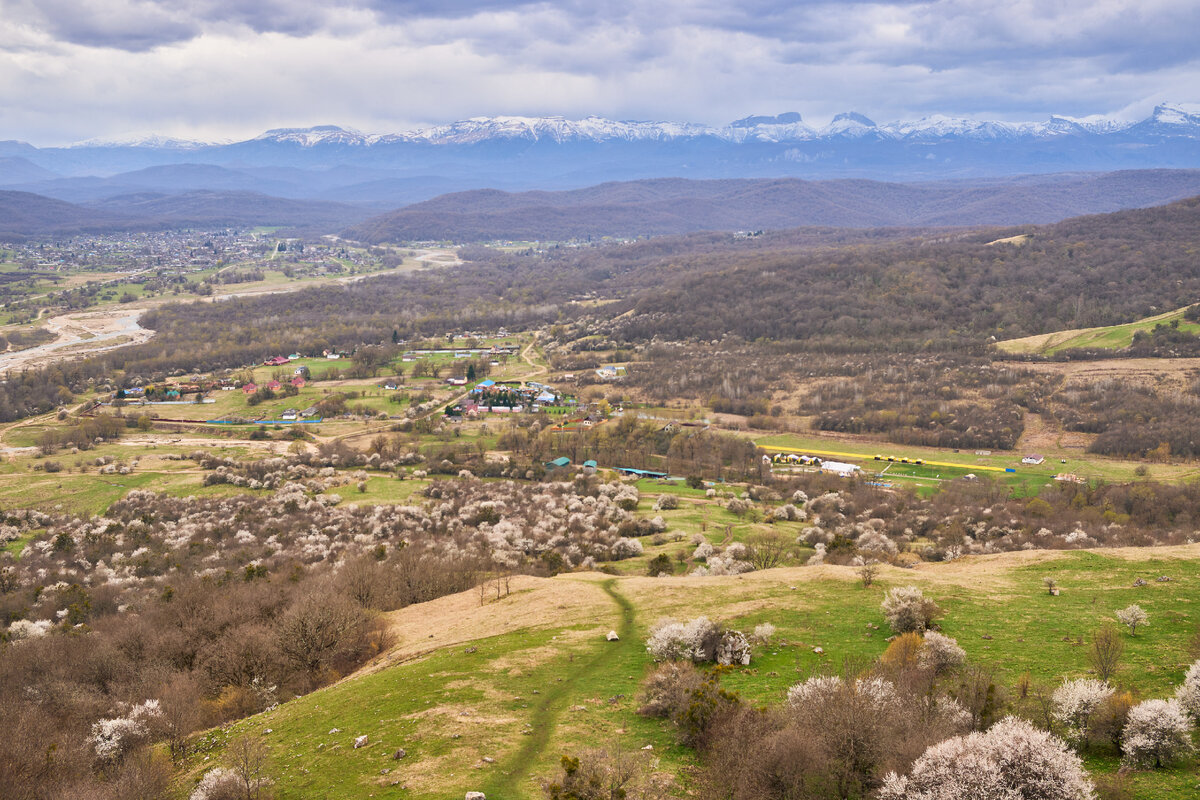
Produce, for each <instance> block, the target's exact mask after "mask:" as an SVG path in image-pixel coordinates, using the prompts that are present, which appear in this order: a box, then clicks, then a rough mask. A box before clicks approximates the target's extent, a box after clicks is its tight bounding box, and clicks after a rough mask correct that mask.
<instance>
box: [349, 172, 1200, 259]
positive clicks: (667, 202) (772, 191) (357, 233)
mask: <svg viewBox="0 0 1200 800" xmlns="http://www.w3.org/2000/svg"><path fill="white" fill-rule="evenodd" d="M1196 194H1200V171H1193V170H1154V171H1151V170H1135V171H1127V172H1117V173H1108V174H1099V175H1059V176H1052V177H1041V178H1036V177H1026V178H1022V179H1014V180H1008V181H993V182H940V183H911V184H903V183H881V182H876V181H865V180H836V181H804V180H799V179H793V178H788V179H773V180H743V179H738V180H715V181H692V180H684V179H679V178H667V179H656V180H647V181H631V182H619V183H605V184H601V185H598V186H592V187H589V188H586V189H578V190H573V191H565V192H544V191H535V192H523V193H516V194H514V193H509V192H502V191H498V190H479V191H469V192H458V193H453V194H448V195H444V196H441V197H437V198H434V199H432V200H428V201H425V202H422V203H417V204H414V205H411V206H407V207H405V208H401V209H399V210H397V211H393V212H390V213H388V214H383V215H380V216H378V217H374V218H372V219H369V220H367V221H366V222H364V223H362V224H361V225H358V226H355V227H353V228H351V229H349V230H348V231H346V233H345V236H347V237H348V238H352V239H357V240H360V241H365V242H371V243H378V242H384V241H392V242H395V241H421V240H446V239H449V240H455V241H490V240H497V239H510V240H566V239H587V238H597V237H603V236H617V237H635V236H644V235H655V236H661V235H669V234H683V233H691V232H695V231H702V230H758V229H764V228H766V229H779V228H795V227H800V226H834V227H855V228H865V227H883V226H929V227H932V226H963V225H1016V224H1031V223H1049V222H1056V221H1058V220H1061V219H1065V218H1068V217H1072V216H1078V215H1081V214H1094V213H1102V212H1110V211H1117V210H1120V209H1124V208H1137V207H1143V206H1149V205H1158V204H1161V203H1165V202H1170V201H1172V200H1178V199H1182V198H1185V197H1190V196H1193V195H1196Z"/></svg>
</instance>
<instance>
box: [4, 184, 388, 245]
mask: <svg viewBox="0 0 1200 800" xmlns="http://www.w3.org/2000/svg"><path fill="white" fill-rule="evenodd" d="M367 214H368V212H367V211H364V210H363V209H360V208H357V207H355V206H349V205H345V204H342V203H329V202H321V201H310V200H287V199H283V198H278V197H270V196H267V195H263V194H258V193H255V192H244V191H222V192H216V191H207V190H199V191H190V192H184V193H180V194H162V193H157V192H146V193H138V194H128V195H120V196H117V197H110V198H107V199H105V200H101V201H97V202H93V203H89V204H86V205H76V204H74V203H67V202H64V201H62V200H56V199H53V198H50V197H43V196H41V195H37V194H31V193H29V192H12V191H2V190H0V238H5V237H14V238H23V237H31V236H47V235H53V236H57V235H64V234H77V233H106V232H116V231H146V230H160V229H163V228H174V227H192V226H197V227H199V226H215V227H224V226H238V227H251V226H256V225H272V226H280V227H288V228H307V229H313V230H315V231H317V232H321V233H324V232H326V231H330V230H337V229H339V228H341V227H343V226H345V225H349V224H352V223H354V222H358V221H359V220H362V219H363V218H364V217H365V216H367Z"/></svg>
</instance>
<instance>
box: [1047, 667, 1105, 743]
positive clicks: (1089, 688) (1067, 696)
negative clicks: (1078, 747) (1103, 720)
mask: <svg viewBox="0 0 1200 800" xmlns="http://www.w3.org/2000/svg"><path fill="white" fill-rule="evenodd" d="M1112 695H1113V690H1112V687H1110V686H1109V685H1108V684H1107V683H1105V682H1104V681H1098V680H1095V679H1094V678H1080V679H1078V680H1074V681H1064V682H1063V684H1062V686H1059V687H1058V688H1057V689H1055V690H1054V694H1053V695H1052V697H1051V700H1052V701H1053V702H1054V719H1055V721H1056V722H1058V723H1059V724H1060V725H1062V726H1063V728H1064V729H1065V732H1066V737H1067V739H1068V740H1069V741H1072V742H1076V743H1079V742H1084V741H1086V740H1087V735H1088V731H1089V730H1090V729H1091V726H1092V718H1093V716H1094V715H1095V714H1096V711H1097V709H1099V708H1100V706H1101V705H1102V704H1103V703H1104V701H1105V700H1107V699H1108V698H1110V697H1112Z"/></svg>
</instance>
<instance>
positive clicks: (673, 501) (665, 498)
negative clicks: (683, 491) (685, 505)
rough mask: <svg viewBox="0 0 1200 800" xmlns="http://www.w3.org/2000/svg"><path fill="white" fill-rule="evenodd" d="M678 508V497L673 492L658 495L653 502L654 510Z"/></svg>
mask: <svg viewBox="0 0 1200 800" xmlns="http://www.w3.org/2000/svg"><path fill="white" fill-rule="evenodd" d="M677 508H679V498H678V497H676V496H675V495H673V494H664V495H660V496H659V498H658V500H656V501H655V502H654V510H655V511H674V510H675V509H677Z"/></svg>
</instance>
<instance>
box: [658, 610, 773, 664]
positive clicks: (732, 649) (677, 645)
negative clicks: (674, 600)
mask: <svg viewBox="0 0 1200 800" xmlns="http://www.w3.org/2000/svg"><path fill="white" fill-rule="evenodd" d="M646 651H647V652H649V653H650V656H651V657H652V658H653V659H654V660H655V661H694V662H696V663H701V662H706V661H715V662H717V663H719V664H725V665H729V664H743V665H745V664H749V663H750V657H751V648H750V643H749V641H747V639H746V636H745V635H744V634H743V633H742V632H741V631H732V630H730V631H727V630H723V629H722V628H721V626H720V625H717V624H716V623H715V622H713V621H712V620H710V619H709V618H708V617H697V618H696V619H694V620H692V621H690V622H687V623H683V622H677V621H676V620H673V619H662V620H659V621H658V622H657V623H656V624H655V625H654V627H653V628H651V629H650V637H649V638H648V639H647V640H646Z"/></svg>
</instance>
